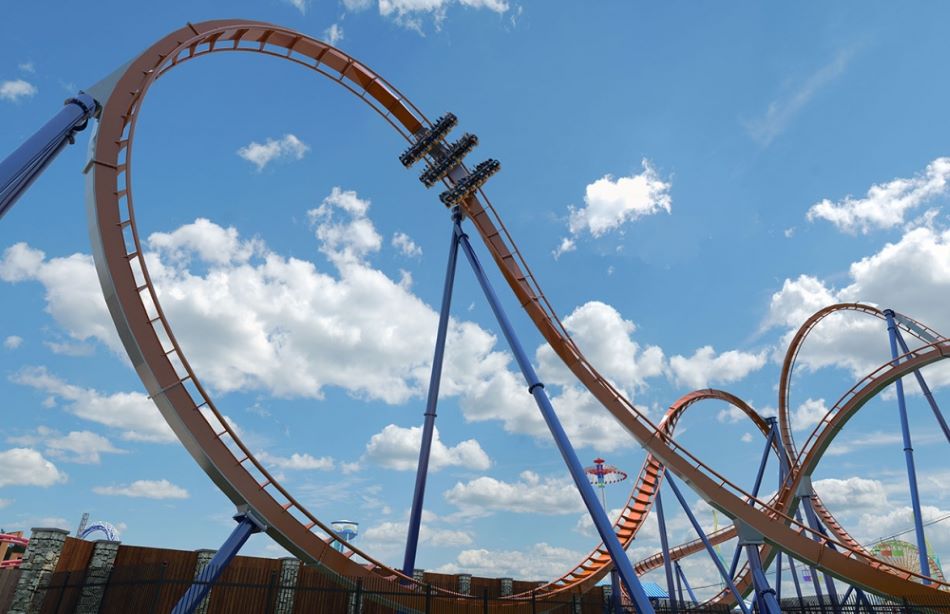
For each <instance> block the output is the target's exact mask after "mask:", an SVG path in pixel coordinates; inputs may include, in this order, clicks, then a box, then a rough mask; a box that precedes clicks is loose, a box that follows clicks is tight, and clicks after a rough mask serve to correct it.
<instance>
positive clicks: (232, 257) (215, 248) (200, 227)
mask: <svg viewBox="0 0 950 614" xmlns="http://www.w3.org/2000/svg"><path fill="white" fill-rule="evenodd" d="M147 243H148V246H149V248H151V249H152V250H153V251H155V252H156V253H158V254H159V255H161V256H162V257H163V258H164V259H166V260H168V261H170V262H174V263H175V264H179V265H180V264H187V263H189V262H191V259H192V256H196V257H197V258H198V260H201V261H203V262H206V263H208V264H210V265H226V264H243V263H246V262H248V261H249V260H250V259H251V257H252V256H255V255H260V254H262V253H263V252H264V245H263V242H261V241H260V240H257V239H251V240H249V241H242V240H241V238H240V237H239V236H238V231H237V230H236V229H235V228H222V227H221V226H218V225H217V224H215V223H214V222H211V221H210V220H208V219H206V218H203V217H199V218H197V219H196V220H195V221H194V222H192V223H191V224H185V225H184V226H180V227H178V228H177V229H175V230H174V231H173V232H167V233H166V232H154V233H152V234H150V235H149V236H148V239H147Z"/></svg>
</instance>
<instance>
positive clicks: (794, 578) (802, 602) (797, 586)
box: [788, 556, 805, 610]
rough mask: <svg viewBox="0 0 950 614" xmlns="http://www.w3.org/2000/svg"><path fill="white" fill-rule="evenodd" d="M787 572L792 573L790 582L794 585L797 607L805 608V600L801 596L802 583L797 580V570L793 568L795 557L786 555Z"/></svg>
mask: <svg viewBox="0 0 950 614" xmlns="http://www.w3.org/2000/svg"><path fill="white" fill-rule="evenodd" d="M788 572H789V573H790V574H792V584H794V585H795V596H796V597H797V598H798V607H799V609H802V610H804V609H805V600H804V599H803V598H802V585H801V584H799V582H798V571H797V570H796V569H795V559H793V558H792V557H791V556H789V557H788Z"/></svg>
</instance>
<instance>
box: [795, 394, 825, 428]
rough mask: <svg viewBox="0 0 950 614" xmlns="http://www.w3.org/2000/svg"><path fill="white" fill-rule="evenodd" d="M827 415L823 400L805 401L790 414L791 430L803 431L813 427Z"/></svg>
mask: <svg viewBox="0 0 950 614" xmlns="http://www.w3.org/2000/svg"><path fill="white" fill-rule="evenodd" d="M827 414H828V408H827V407H826V406H825V400H824V399H818V400H815V399H807V400H806V401H805V402H804V403H802V404H801V405H799V406H798V408H796V409H795V410H794V411H793V412H792V430H794V431H803V430H805V429H807V428H809V427H812V426H815V425H816V424H818V423H819V422H820V421H821V419H822V418H824V417H825V416H826V415H827Z"/></svg>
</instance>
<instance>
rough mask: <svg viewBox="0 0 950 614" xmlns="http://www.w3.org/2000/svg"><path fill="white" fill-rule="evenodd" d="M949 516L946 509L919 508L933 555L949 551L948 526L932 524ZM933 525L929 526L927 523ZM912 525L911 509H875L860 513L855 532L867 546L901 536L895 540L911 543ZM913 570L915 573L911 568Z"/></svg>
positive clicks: (937, 523) (942, 523) (949, 537)
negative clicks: (884, 539) (887, 538)
mask: <svg viewBox="0 0 950 614" xmlns="http://www.w3.org/2000/svg"><path fill="white" fill-rule="evenodd" d="M948 514H950V510H946V509H941V508H939V507H936V506H933V505H921V506H920V515H921V516H922V518H923V521H924V524H925V525H927V526H926V528H925V529H924V533H925V534H926V535H927V543H928V544H929V547H930V548H931V549H932V550H933V551H934V552H937V553H941V552H943V553H946V552H947V551H948V550H950V523H947V522H946V521H943V522H936V523H934V521H935V520H938V519H940V518H944V517H945V516H947V515H948ZM928 523H933V524H928ZM913 526H914V517H913V510H911V508H910V506H906V505H905V506H900V507H896V508H891V509H884V510H881V509H878V510H874V511H871V512H865V513H862V514H861V517H860V519H859V521H858V523H857V526H856V529H855V533H856V534H857V535H859V536H860V537H862V538H863V539H864V543H870V542H872V541H876V540H878V539H882V538H885V537H890V536H892V535H895V534H898V533H901V534H902V535H901V536H900V537H899V538H898V539H902V540H904V541H908V542H913V541H914V532H913V531H912V530H911V531H908V529H912V528H913ZM915 571H917V570H916V569H915Z"/></svg>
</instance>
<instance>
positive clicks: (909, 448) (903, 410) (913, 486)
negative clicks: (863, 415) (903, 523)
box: [884, 309, 930, 584]
mask: <svg viewBox="0 0 950 614" xmlns="http://www.w3.org/2000/svg"><path fill="white" fill-rule="evenodd" d="M884 317H885V318H887V332H888V337H889V338H890V342H891V358H893V359H894V364H897V359H898V353H897V327H896V325H895V324H894V311H893V310H892V309H885V310H884ZM894 387H895V388H896V390H897V408H898V410H899V412H900V419H901V436H902V437H903V439H904V460H905V461H906V463H907V482H908V486H910V504H911V508H912V509H913V512H914V533H915V534H916V536H917V549H918V551H919V554H920V573H921V575H923V576H924V577H925V578H929V577H930V564H929V562H928V561H927V541H926V539H925V538H924V521H923V517H922V516H921V513H920V495H919V493H918V492H917V470H916V469H915V467H914V446H913V444H912V442H911V440H910V425H909V424H908V422H907V405H906V403H905V402H904V384H903V382H902V380H901V379H898V380H897V381H895V382H894ZM924 584H930V582H928V581H927V580H924Z"/></svg>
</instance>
